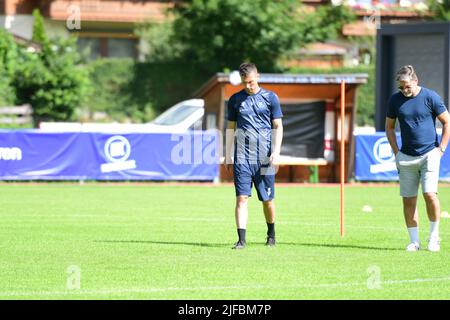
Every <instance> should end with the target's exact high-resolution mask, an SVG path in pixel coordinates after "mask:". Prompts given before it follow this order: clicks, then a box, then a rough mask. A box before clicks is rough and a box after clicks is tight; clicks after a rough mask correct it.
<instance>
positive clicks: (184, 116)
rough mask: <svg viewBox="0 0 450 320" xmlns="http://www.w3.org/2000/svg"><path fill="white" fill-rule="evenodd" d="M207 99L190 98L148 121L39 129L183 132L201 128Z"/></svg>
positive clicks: (46, 124)
mask: <svg viewBox="0 0 450 320" xmlns="http://www.w3.org/2000/svg"><path fill="white" fill-rule="evenodd" d="M204 106H205V101H204V100H203V99H189V100H184V101H181V102H179V103H177V104H175V105H174V106H172V107H170V108H169V109H167V110H166V111H164V112H163V113H162V114H161V115H159V116H158V117H157V118H155V119H154V120H153V121H151V122H148V123H140V124H131V123H92V122H86V123H80V122H41V123H40V124H39V129H41V130H42V131H47V132H67V131H70V132H74V131H75V132H160V133H182V132H186V131H188V130H201V129H202V120H203V114H204V112H205V111H204Z"/></svg>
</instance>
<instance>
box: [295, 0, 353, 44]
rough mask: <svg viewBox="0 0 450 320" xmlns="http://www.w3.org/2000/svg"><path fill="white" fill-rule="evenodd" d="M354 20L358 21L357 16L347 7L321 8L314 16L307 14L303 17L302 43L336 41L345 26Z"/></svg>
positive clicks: (326, 6) (327, 6)
mask: <svg viewBox="0 0 450 320" xmlns="http://www.w3.org/2000/svg"><path fill="white" fill-rule="evenodd" d="M354 20H356V15H355V14H354V13H353V12H352V11H351V10H350V9H349V8H348V7H347V6H344V5H340V6H331V5H323V6H319V7H317V9H316V11H315V12H314V13H313V14H305V15H304V17H303V21H302V22H301V28H302V32H301V34H302V35H303V38H302V41H301V43H304V44H307V43H311V42H324V41H326V40H329V39H336V38H337V37H338V36H339V35H340V32H341V30H342V28H343V26H344V25H345V24H347V23H349V22H352V21H354Z"/></svg>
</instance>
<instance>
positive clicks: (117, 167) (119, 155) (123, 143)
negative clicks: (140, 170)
mask: <svg viewBox="0 0 450 320" xmlns="http://www.w3.org/2000/svg"><path fill="white" fill-rule="evenodd" d="M104 151H105V156H106V159H107V160H108V161H110V162H109V163H104V164H102V165H101V167H100V171H101V172H113V171H121V170H128V169H135V168H136V161H134V160H128V158H129V156H130V153H131V145H130V142H129V141H128V140H127V139H126V138H125V137H122V136H113V137H111V138H109V139H108V140H107V141H106V143H105V148H104Z"/></svg>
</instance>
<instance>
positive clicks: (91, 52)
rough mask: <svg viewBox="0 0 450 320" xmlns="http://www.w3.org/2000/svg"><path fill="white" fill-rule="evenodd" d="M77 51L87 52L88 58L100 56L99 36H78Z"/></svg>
mask: <svg viewBox="0 0 450 320" xmlns="http://www.w3.org/2000/svg"><path fill="white" fill-rule="evenodd" d="M78 51H79V52H81V53H85V54H87V56H88V57H89V59H91V60H94V59H98V58H100V57H101V44H100V39H99V38H78Z"/></svg>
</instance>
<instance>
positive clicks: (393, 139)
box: [386, 117, 398, 155]
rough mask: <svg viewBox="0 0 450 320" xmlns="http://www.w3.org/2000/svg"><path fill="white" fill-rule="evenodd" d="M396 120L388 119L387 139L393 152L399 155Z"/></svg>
mask: <svg viewBox="0 0 450 320" xmlns="http://www.w3.org/2000/svg"><path fill="white" fill-rule="evenodd" d="M395 120H396V119H392V118H389V117H386V137H387V139H388V141H389V144H390V145H391V148H392V151H393V152H394V154H395V155H397V153H398V145H397V136H396V134H395Z"/></svg>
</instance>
